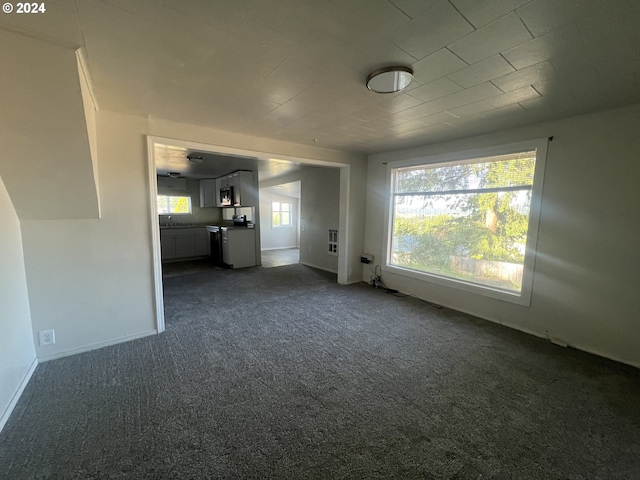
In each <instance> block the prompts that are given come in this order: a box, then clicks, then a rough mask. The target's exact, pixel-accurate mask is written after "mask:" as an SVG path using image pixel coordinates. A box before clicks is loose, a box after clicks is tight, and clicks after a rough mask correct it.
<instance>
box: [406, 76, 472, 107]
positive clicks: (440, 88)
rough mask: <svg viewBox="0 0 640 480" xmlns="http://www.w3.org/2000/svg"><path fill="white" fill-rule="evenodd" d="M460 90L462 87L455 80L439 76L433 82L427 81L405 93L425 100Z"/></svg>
mask: <svg viewBox="0 0 640 480" xmlns="http://www.w3.org/2000/svg"><path fill="white" fill-rule="evenodd" d="M458 90H462V87H461V86H460V85H458V84H457V83H455V82H452V81H451V80H449V79H448V78H440V79H438V80H434V81H433V82H430V83H427V84H426V85H423V86H421V87H419V88H416V89H414V90H411V92H410V93H408V94H407V95H411V96H412V97H416V98H419V99H420V100H423V101H425V102H429V101H431V100H435V99H436V98H440V97H444V96H445V95H449V94H450V93H454V92H457V91H458Z"/></svg>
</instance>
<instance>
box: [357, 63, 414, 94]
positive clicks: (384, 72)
mask: <svg viewBox="0 0 640 480" xmlns="http://www.w3.org/2000/svg"><path fill="white" fill-rule="evenodd" d="M411 80H413V71H412V70H411V69H410V68H408V67H399V66H398V67H383V68H378V69H377V70H374V71H373V72H371V73H370V74H369V76H368V77H367V88H368V89H369V90H372V91H374V92H376V93H394V92H399V91H400V90H404V89H405V88H407V87H408V86H409V84H410V83H411Z"/></svg>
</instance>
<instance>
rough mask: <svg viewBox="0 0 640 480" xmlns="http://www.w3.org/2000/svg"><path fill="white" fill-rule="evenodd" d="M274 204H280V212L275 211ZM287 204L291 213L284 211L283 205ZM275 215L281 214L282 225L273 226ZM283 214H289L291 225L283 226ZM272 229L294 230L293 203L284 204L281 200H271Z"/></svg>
mask: <svg viewBox="0 0 640 480" xmlns="http://www.w3.org/2000/svg"><path fill="white" fill-rule="evenodd" d="M274 203H279V204H280V208H281V209H280V210H274V209H273V204H274ZM283 203H286V204H287V205H289V211H288V212H287V211H285V210H282V204H283ZM274 213H280V225H274V224H273V214H274ZM282 213H288V214H289V223H288V224H286V225H282ZM271 228H278V229H279V228H293V202H289V201H286V202H283V201H280V200H271Z"/></svg>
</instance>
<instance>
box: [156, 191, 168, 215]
mask: <svg viewBox="0 0 640 480" xmlns="http://www.w3.org/2000/svg"><path fill="white" fill-rule="evenodd" d="M158 213H160V214H162V213H169V202H167V197H165V196H163V195H158Z"/></svg>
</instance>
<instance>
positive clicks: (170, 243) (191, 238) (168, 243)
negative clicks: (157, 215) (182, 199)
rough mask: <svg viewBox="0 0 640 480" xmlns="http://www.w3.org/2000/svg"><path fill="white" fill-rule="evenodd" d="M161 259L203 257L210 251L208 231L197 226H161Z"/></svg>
mask: <svg viewBox="0 0 640 480" xmlns="http://www.w3.org/2000/svg"><path fill="white" fill-rule="evenodd" d="M160 247H161V249H162V260H163V261H165V260H180V259H184V258H193V257H205V256H209V254H210V253H211V250H210V248H211V247H210V242H209V232H208V231H207V229H206V228H204V227H201V228H200V227H198V228H195V227H194V228H161V229H160Z"/></svg>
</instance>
